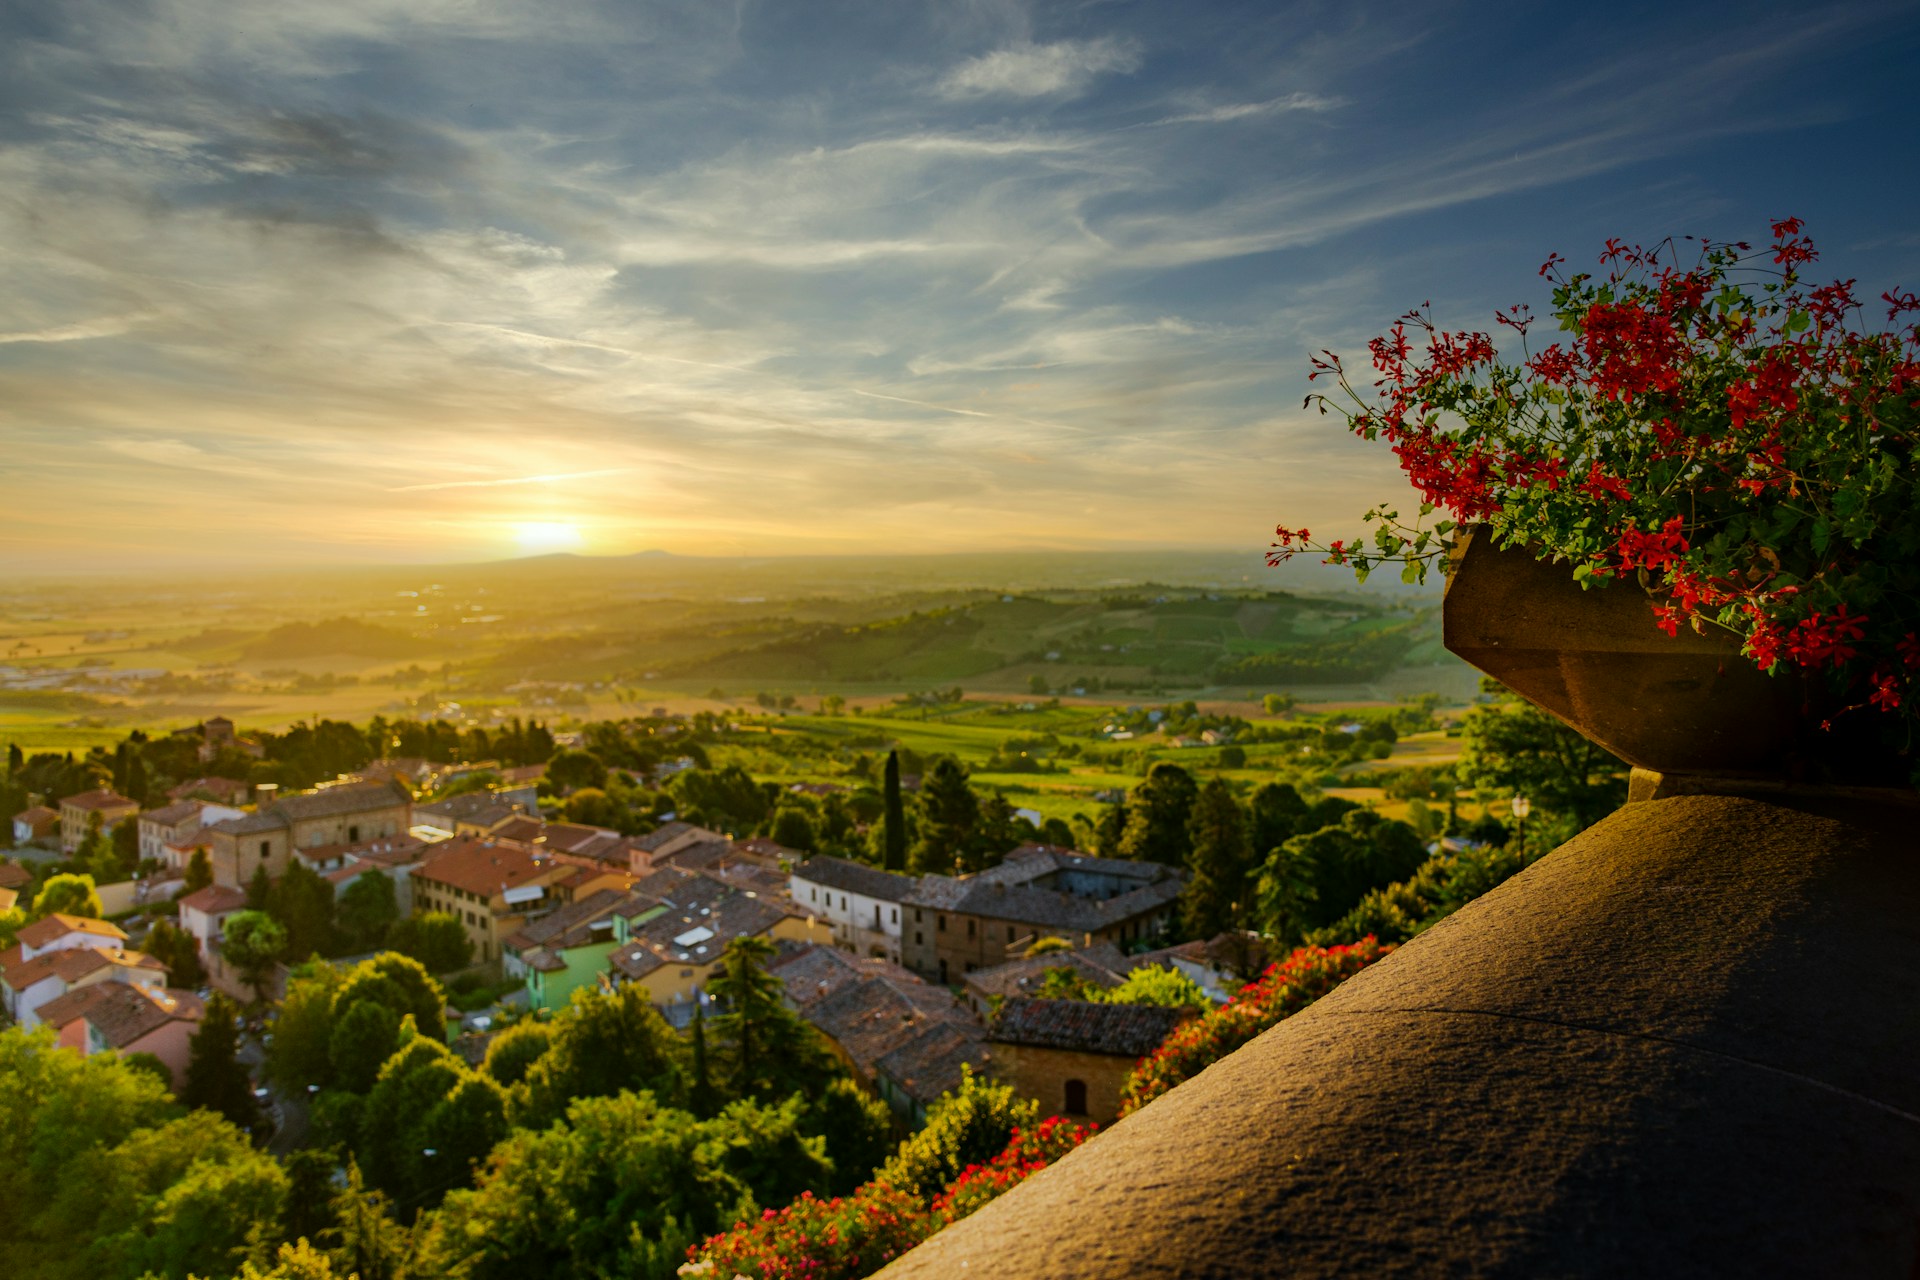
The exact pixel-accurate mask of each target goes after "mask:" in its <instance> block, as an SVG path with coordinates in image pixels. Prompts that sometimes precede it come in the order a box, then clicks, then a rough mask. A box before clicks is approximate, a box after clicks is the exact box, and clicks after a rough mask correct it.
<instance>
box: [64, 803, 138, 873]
mask: <svg viewBox="0 0 1920 1280" xmlns="http://www.w3.org/2000/svg"><path fill="white" fill-rule="evenodd" d="M121 825H122V826H125V825H126V824H125V823H122V824H121ZM73 865H74V866H76V867H79V868H80V870H81V871H82V872H83V873H85V874H86V875H87V876H89V877H91V878H92V880H93V882H94V883H95V884H112V883H114V882H116V881H118V880H119V879H120V876H119V875H118V874H117V872H118V871H119V867H120V855H119V853H117V852H116V851H115V850H114V847H113V839H112V837H110V836H109V835H108V834H107V832H106V829H105V828H104V827H102V826H101V825H100V814H99V812H98V811H97V810H96V811H95V812H93V813H91V814H89V815H87V834H86V837H85V838H84V839H82V840H81V841H80V847H79V848H78V849H76V850H74V853H73Z"/></svg>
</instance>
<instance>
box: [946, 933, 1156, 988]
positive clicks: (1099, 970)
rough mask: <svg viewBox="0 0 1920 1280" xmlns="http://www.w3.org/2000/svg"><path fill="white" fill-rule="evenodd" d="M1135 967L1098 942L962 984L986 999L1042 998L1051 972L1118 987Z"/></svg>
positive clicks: (981, 972) (976, 974)
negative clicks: (1069, 972)
mask: <svg viewBox="0 0 1920 1280" xmlns="http://www.w3.org/2000/svg"><path fill="white" fill-rule="evenodd" d="M1134 967H1135V966H1134V964H1133V962H1132V961H1130V960H1129V959H1128V958H1127V957H1126V956H1124V955H1122V954H1120V948H1118V947H1116V946H1114V945H1113V944H1112V943H1111V942H1096V943H1094V944H1093V945H1092V946H1091V947H1086V948H1084V949H1082V950H1079V951H1047V952H1043V953H1042V954H1040V955H1037V956H1025V957H1022V958H1021V959H1018V960H1009V961H1007V963H1005V964H997V965H994V966H993V967H992V968H990V969H975V970H974V971H973V972H972V973H970V974H968V975H967V976H966V977H965V978H964V979H962V982H963V984H964V985H966V986H969V987H972V988H974V989H975V990H976V991H978V992H979V993H980V994H981V995H983V996H1021V995H1028V996H1030V995H1038V994H1039V992H1040V988H1041V987H1042V986H1043V985H1045V983H1046V980H1047V970H1049V969H1070V970H1072V971H1073V972H1074V973H1076V974H1078V975H1079V976H1080V977H1081V978H1083V979H1085V980H1086V981H1088V982H1090V983H1092V984H1093V985H1094V986H1096V987H1117V986H1119V985H1120V984H1121V983H1122V982H1123V981H1125V975H1126V974H1128V973H1130V972H1132V970H1133V969H1134Z"/></svg>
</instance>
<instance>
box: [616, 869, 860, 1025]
mask: <svg viewBox="0 0 1920 1280" xmlns="http://www.w3.org/2000/svg"><path fill="white" fill-rule="evenodd" d="M667 878H671V874H670V873H667V872H656V873H655V874H654V875H653V876H650V877H648V878H647V879H646V880H643V881H641V882H640V883H639V884H638V885H636V886H635V890H634V894H633V895H632V901H633V902H634V904H635V906H636V907H639V906H644V907H645V910H643V911H634V912H633V913H632V914H628V913H627V910H626V909H616V911H615V913H614V936H615V937H616V938H617V939H618V940H619V945H618V946H616V947H615V948H614V950H613V954H612V955H611V956H610V957H609V958H608V973H607V980H608V983H609V985H612V986H624V985H627V984H633V985H636V986H639V987H642V988H644V989H645V991H646V993H647V999H648V1000H649V1001H651V1002H652V1003H653V1004H654V1005H656V1006H658V1007H659V1008H661V1009H663V1010H665V1011H666V1012H667V1015H668V1018H669V1020H671V1021H674V1022H675V1023H676V1025H677V1024H678V1023H679V1021H680V1019H679V1018H677V1017H676V1016H675V1015H676V1014H681V1013H683V1014H685V1015H686V1016H687V1017H691V1016H692V1008H693V1003H694V1000H695V999H696V998H697V997H698V996H699V995H700V993H701V992H703V991H704V990H705V989H706V986H707V982H708V980H709V979H711V978H712V977H713V975H714V973H715V972H716V970H717V969H718V968H719V965H720V958H721V956H722V955H724V954H725V953H726V949H727V944H728V943H730V942H732V941H733V940H734V939H735V938H753V937H759V938H770V939H774V940H776V941H777V940H780V939H789V940H791V941H794V942H818V943H830V942H831V941H832V939H833V934H832V931H831V930H830V929H829V928H828V926H827V924H826V922H825V921H821V920H817V919H815V918H813V917H810V916H808V915H806V914H805V913H804V912H801V911H798V910H796V909H795V907H794V906H793V904H792V903H791V902H788V901H786V900H785V899H783V898H767V897H762V896H760V894H759V892H758V891H755V890H742V889H736V888H735V887H734V886H732V885H730V884H727V883H726V882H725V881H722V880H719V879H715V878H713V877H710V876H706V875H700V874H689V875H686V876H685V877H684V878H683V879H682V881H681V883H680V884H679V885H677V886H674V887H671V888H669V889H667V890H666V892H665V893H661V892H660V891H659V886H660V882H661V881H662V880H663V879H667ZM650 890H651V891H652V892H650ZM663 908H664V909H663Z"/></svg>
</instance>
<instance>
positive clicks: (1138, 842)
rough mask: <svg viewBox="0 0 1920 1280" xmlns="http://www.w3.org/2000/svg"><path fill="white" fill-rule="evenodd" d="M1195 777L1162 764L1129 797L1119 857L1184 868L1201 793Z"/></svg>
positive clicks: (1155, 766)
mask: <svg viewBox="0 0 1920 1280" xmlns="http://www.w3.org/2000/svg"><path fill="white" fill-rule="evenodd" d="M1199 790H1200V789H1199V787H1198V786H1197V785H1195V783H1194V781H1193V775H1192V774H1190V773H1188V772H1187V771H1186V770H1185V769H1182V768H1181V767H1180V766H1179V765H1177V764H1169V763H1167V762H1166V761H1164V760H1163V761H1161V762H1160V763H1159V764H1156V765H1154V766H1153V768H1152V769H1150V770H1148V772H1147V776H1146V778H1145V779H1144V780H1143V781H1142V782H1141V783H1140V784H1139V785H1138V786H1136V787H1135V788H1134V789H1133V790H1132V791H1131V792H1129V793H1128V795H1127V827H1126V831H1125V833H1124V834H1123V835H1122V836H1121V837H1120V850H1119V856H1120V857H1122V858H1134V859H1137V860H1140V861H1144V862H1160V863H1164V864H1166V865H1167V866H1170V867H1178V866H1183V865H1185V863H1186V860H1187V853H1188V850H1189V848H1190V837H1189V836H1188V834H1187V820H1188V818H1189V816H1190V815H1191V813H1192V810H1193V802H1194V799H1195V797H1196V796H1197V795H1198V794H1199Z"/></svg>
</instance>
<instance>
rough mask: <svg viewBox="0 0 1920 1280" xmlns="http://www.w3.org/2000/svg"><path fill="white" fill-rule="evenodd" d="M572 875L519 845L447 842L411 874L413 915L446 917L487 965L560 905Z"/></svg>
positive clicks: (562, 865) (570, 870) (564, 866)
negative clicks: (563, 887)
mask: <svg viewBox="0 0 1920 1280" xmlns="http://www.w3.org/2000/svg"><path fill="white" fill-rule="evenodd" d="M576 870H578V868H576V867H572V866H569V865H567V864H566V863H562V862H555V861H554V860H553V859H552V858H549V857H546V856H545V855H543V854H538V853H535V852H534V851H533V850H532V849H530V848H528V847H527V846H525V845H522V844H512V843H508V842H507V841H503V840H485V839H472V838H468V839H457V840H448V841H446V842H444V843H443V844H440V845H438V846H436V847H435V848H434V850H433V856H432V857H431V858H429V859H428V860H427V861H426V862H425V863H423V864H422V865H421V866H419V867H418V868H416V869H415V870H414V872H413V875H412V881H413V909H414V911H415V912H416V913H418V914H421V915H425V914H426V913H427V912H430V911H444V912H446V913H447V914H448V915H451V916H452V917H453V918H454V919H456V920H458V921H460V923H461V924H462V925H464V926H465V927H466V930H467V937H468V939H470V940H471V941H472V943H473V957H474V959H475V960H479V961H483V962H484V961H489V960H493V959H496V958H498V956H499V955H500V944H501V943H502V942H504V941H505V940H506V939H507V938H508V937H510V936H512V935H513V934H515V933H517V932H518V931H519V930H520V927H521V926H522V925H524V924H525V923H526V922H527V920H528V919H529V918H531V917H535V916H539V915H543V914H545V913H546V912H547V911H550V910H552V909H553V908H554V907H556V906H558V905H559V904H560V902H561V894H560V891H559V887H560V882H562V881H564V880H566V879H568V878H569V877H570V876H571V875H572V874H573V873H574V872H575V871H576Z"/></svg>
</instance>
